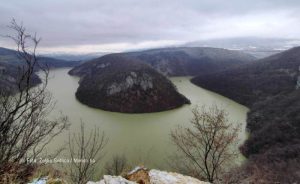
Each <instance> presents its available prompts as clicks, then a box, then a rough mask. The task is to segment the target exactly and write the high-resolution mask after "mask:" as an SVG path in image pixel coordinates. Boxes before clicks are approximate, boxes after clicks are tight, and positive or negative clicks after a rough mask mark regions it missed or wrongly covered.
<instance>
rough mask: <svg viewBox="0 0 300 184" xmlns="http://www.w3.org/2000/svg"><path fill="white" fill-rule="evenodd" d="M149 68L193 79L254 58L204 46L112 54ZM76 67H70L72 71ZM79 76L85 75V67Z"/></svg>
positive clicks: (236, 52) (81, 67)
mask: <svg viewBox="0 0 300 184" xmlns="http://www.w3.org/2000/svg"><path fill="white" fill-rule="evenodd" d="M112 55H119V56H126V57H127V58H132V59H133V60H139V61H141V62H144V63H146V64H148V65H150V66H152V67H153V68H154V69H155V70H157V71H158V72H160V73H162V74H164V75H166V76H193V75H197V74H200V73H203V74H204V73H211V72H215V71H220V70H224V69H226V68H230V67H233V66H236V65H241V64H245V63H248V62H251V61H253V60H255V57H253V56H251V55H249V54H245V53H242V52H239V51H230V50H226V49H217V48H208V47H174V48H162V49H151V50H145V51H138V52H125V53H116V54H112ZM76 68H77V67H75V68H74V71H75V70H76ZM78 72H81V73H83V74H84V73H88V72H89V71H88V68H86V70H85V65H82V66H80V71H78Z"/></svg>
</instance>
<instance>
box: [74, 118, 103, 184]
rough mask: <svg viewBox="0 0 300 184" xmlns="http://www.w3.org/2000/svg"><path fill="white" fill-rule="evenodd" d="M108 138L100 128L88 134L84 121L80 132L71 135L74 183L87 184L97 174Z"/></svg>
mask: <svg viewBox="0 0 300 184" xmlns="http://www.w3.org/2000/svg"><path fill="white" fill-rule="evenodd" d="M107 142H108V139H107V138H106V136H105V134H104V132H102V133H101V132H100V129H99V128H94V129H93V130H91V131H90V132H89V134H88V135H86V132H85V126H84V123H83V122H81V127H80V132H79V133H78V134H76V133H74V134H73V135H72V136H71V135H70V136H69V151H70V157H71V165H70V168H69V171H70V177H71V180H72V182H73V183H76V184H85V183H87V182H88V180H89V179H92V177H93V175H94V174H95V166H96V165H97V163H99V161H100V160H101V159H102V158H103V156H104V153H103V149H104V147H105V146H106V144H107Z"/></svg>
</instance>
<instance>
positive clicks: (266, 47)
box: [184, 37, 300, 59]
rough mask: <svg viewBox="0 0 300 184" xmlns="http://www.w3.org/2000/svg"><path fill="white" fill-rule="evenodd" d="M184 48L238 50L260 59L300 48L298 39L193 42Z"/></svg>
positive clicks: (247, 38) (254, 38) (242, 39)
mask: <svg viewBox="0 0 300 184" xmlns="http://www.w3.org/2000/svg"><path fill="white" fill-rule="evenodd" d="M184 46H189V47H217V48H225V49H229V50H240V51H243V52H245V53H248V54H251V55H253V56H255V57H257V58H260V59H261V58H265V57H268V56H271V55H274V54H277V53H280V52H282V51H285V50H288V49H290V48H293V47H297V46H300V39H287V38H259V37H236V38H222V39H221V38H220V39H210V40H202V41H194V42H189V43H186V44H184Z"/></svg>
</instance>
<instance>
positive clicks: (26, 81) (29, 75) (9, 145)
mask: <svg viewBox="0 0 300 184" xmlns="http://www.w3.org/2000/svg"><path fill="white" fill-rule="evenodd" d="M9 28H10V29H11V30H12V31H14V32H15V35H11V36H8V37H9V38H11V39H12V40H13V41H14V42H15V43H16V46H17V55H18V57H19V59H20V60H21V61H22V64H21V65H19V67H18V74H17V75H16V76H15V78H16V80H15V81H16V82H15V86H14V87H15V91H14V93H8V92H7V91H5V90H1V89H0V175H1V174H2V173H4V172H5V167H6V166H7V164H11V163H13V164H15V163H19V162H21V161H24V160H25V161H26V158H33V159H34V158H35V157H36V156H38V155H39V154H40V153H41V152H42V151H43V150H44V148H45V147H46V145H47V144H48V143H49V142H50V141H51V140H52V139H53V138H54V137H55V136H56V135H58V134H60V133H61V132H62V131H63V130H64V129H65V128H67V126H68V124H67V118H66V117H59V118H57V119H56V120H48V119H47V115H48V114H49V113H50V112H51V110H52V109H53V107H54V103H53V101H52V97H51V94H50V93H49V92H48V91H47V89H46V87H47V84H48V75H49V70H48V68H47V67H41V66H40V65H39V62H38V58H37V56H36V49H37V47H38V44H39V42H40V39H39V38H37V36H36V34H34V35H30V34H28V33H27V32H26V29H25V27H24V26H23V25H22V24H17V22H16V21H15V20H12V22H11V24H10V26H9ZM38 70H39V71H40V79H41V81H40V82H41V84H39V85H37V86H36V81H35V78H36V77H37V76H36V74H35V71H38ZM34 86H35V87H34Z"/></svg>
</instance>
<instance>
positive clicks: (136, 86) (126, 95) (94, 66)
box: [69, 54, 189, 113]
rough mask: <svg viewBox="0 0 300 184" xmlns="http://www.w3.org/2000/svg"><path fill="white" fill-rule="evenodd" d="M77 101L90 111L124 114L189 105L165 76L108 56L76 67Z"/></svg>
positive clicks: (134, 62)
mask: <svg viewBox="0 0 300 184" xmlns="http://www.w3.org/2000/svg"><path fill="white" fill-rule="evenodd" d="M69 73H70V74H71V75H77V76H80V77H81V79H80V82H79V87H78V89H77V92H76V97H77V99H78V100H79V101H80V102H82V103H84V104H87V105H89V106H91V107H96V108H100V109H103V110H107V111H116V112H126V113H145V112H158V111H163V110H169V109H174V108H176V107H180V106H182V105H183V104H187V103H189V100H187V99H186V98H185V97H184V96H183V95H181V94H180V93H178V92H177V90H176V88H175V87H174V85H173V84H172V83H171V81H169V80H168V79H167V78H166V77H165V76H163V75H162V74H160V73H158V72H157V71H155V70H154V69H153V68H151V67H150V66H149V65H147V64H145V63H143V62H141V61H139V60H137V59H132V58H129V57H126V56H124V55H119V54H110V55H106V56H103V57H100V58H98V59H95V60H92V61H90V62H87V63H84V64H82V65H80V66H78V67H75V68H74V69H72V70H71V71H70V72H69Z"/></svg>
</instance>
